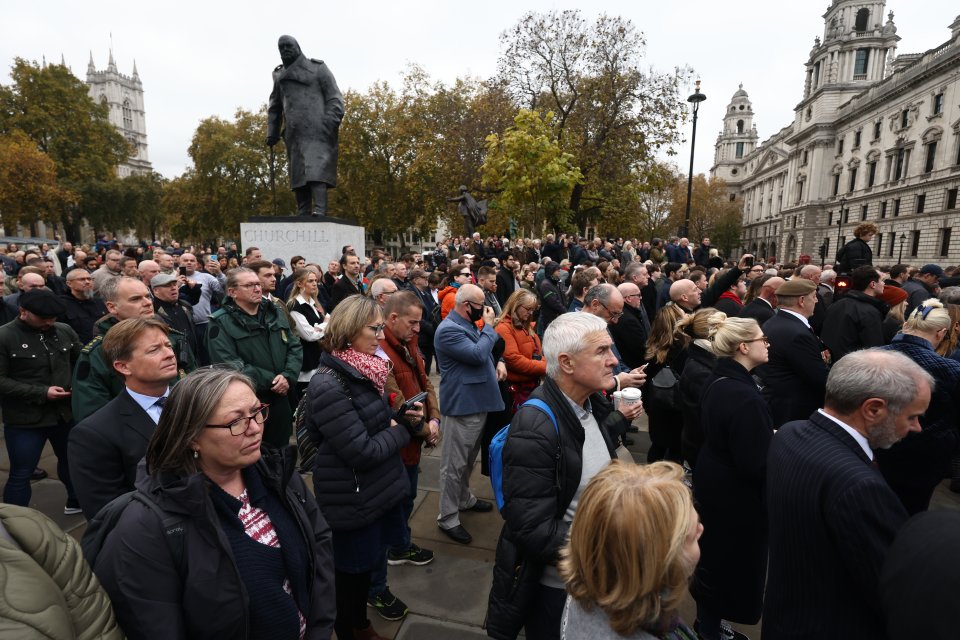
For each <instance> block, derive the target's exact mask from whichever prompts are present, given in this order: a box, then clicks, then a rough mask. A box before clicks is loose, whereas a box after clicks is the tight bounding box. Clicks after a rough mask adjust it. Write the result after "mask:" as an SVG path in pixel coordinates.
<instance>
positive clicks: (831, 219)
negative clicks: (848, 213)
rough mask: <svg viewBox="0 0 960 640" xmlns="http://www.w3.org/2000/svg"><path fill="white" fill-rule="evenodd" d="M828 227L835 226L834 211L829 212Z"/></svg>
mask: <svg viewBox="0 0 960 640" xmlns="http://www.w3.org/2000/svg"><path fill="white" fill-rule="evenodd" d="M827 226H828V227H830V226H833V211H828V212H827Z"/></svg>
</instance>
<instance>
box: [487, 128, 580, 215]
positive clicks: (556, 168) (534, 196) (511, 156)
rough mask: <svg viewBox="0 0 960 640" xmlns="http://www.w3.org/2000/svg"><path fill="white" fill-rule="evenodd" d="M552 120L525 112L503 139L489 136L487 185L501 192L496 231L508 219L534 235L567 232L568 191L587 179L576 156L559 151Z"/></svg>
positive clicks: (496, 211)
mask: <svg viewBox="0 0 960 640" xmlns="http://www.w3.org/2000/svg"><path fill="white" fill-rule="evenodd" d="M553 119H554V116H553V113H552V112H547V115H546V117H545V118H541V117H540V115H539V114H538V113H536V112H535V111H530V110H528V109H521V110H520V112H519V113H518V114H517V116H516V118H515V119H514V126H513V127H511V128H509V129H507V131H506V132H505V133H504V134H503V136H502V137H501V136H498V135H497V134H495V133H493V134H490V136H488V137H487V159H486V161H485V162H484V163H483V184H484V186H486V187H489V188H493V189H496V190H497V191H498V192H499V195H498V196H497V199H496V201H495V205H496V206H495V208H494V212H495V214H496V217H495V218H494V219H492V220H490V221H489V223H488V226H492V227H493V228H494V229H495V230H497V231H501V232H502V231H505V230H506V229H507V216H508V215H509V217H510V218H512V219H513V221H514V222H515V223H516V224H517V226H518V227H520V228H525V229H532V230H534V232H535V233H536V232H537V231H539V230H540V229H541V228H543V225H544V224H547V225H548V226H550V227H551V228H559V229H566V228H567V227H568V225H569V217H568V216H569V212H568V211H567V209H566V205H567V202H568V199H569V197H570V191H571V190H572V189H573V188H574V186H575V185H577V184H579V183H580V182H581V181H582V180H583V175H582V174H581V173H580V170H579V169H578V168H577V167H576V165H575V164H574V161H573V156H571V155H570V154H569V153H566V152H564V151H562V150H561V149H560V145H559V144H558V142H557V139H556V138H555V137H554V135H553V132H552V131H551V128H550V125H551V123H552V122H553Z"/></svg>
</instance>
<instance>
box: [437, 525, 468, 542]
mask: <svg viewBox="0 0 960 640" xmlns="http://www.w3.org/2000/svg"><path fill="white" fill-rule="evenodd" d="M440 531H443V532H444V533H445V534H447V537H448V538H450V539H451V540H453V541H454V542H459V543H460V544H470V543H471V542H473V536H471V535H470V534H469V533H467V530H466V529H464V528H463V525H462V524H458V525H457V526H455V527H454V528H452V529H444V528H443V527H440Z"/></svg>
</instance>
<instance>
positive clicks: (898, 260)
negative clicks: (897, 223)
mask: <svg viewBox="0 0 960 640" xmlns="http://www.w3.org/2000/svg"><path fill="white" fill-rule="evenodd" d="M906 241H907V234H905V233H901V234H900V257H899V258H897V264H903V243H904V242H906Z"/></svg>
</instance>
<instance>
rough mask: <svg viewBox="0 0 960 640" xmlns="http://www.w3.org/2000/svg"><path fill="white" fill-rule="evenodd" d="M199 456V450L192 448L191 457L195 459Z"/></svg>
mask: <svg viewBox="0 0 960 640" xmlns="http://www.w3.org/2000/svg"><path fill="white" fill-rule="evenodd" d="M199 457H200V452H199V451H197V450H196V449H194V450H193V459H194V460H196V459H197V458H199Z"/></svg>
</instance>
